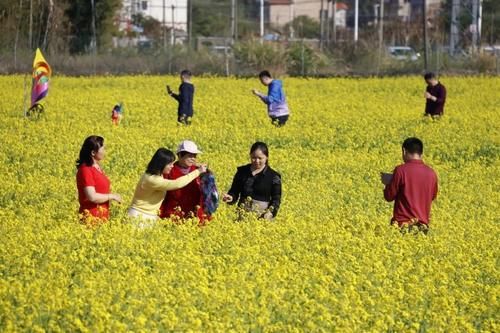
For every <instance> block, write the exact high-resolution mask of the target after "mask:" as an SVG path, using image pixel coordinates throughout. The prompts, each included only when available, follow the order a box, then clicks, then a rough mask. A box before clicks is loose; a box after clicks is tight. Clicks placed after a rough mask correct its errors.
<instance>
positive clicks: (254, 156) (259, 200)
mask: <svg viewBox="0 0 500 333" xmlns="http://www.w3.org/2000/svg"><path fill="white" fill-rule="evenodd" d="M268 160H269V149H268V148H267V145H266V144H265V143H264V142H256V143H254V144H253V145H252V148H251V149H250V161H251V163H250V164H247V165H244V166H240V167H239V168H238V171H237V172H236V175H234V178H233V184H232V185H231V189H230V190H229V192H228V193H227V194H225V195H224V196H223V198H222V200H223V201H224V202H227V203H229V204H234V203H236V202H238V206H239V207H241V208H243V209H245V210H246V211H252V212H256V213H257V214H259V216H260V217H261V218H265V219H268V220H271V219H272V218H273V217H275V216H276V214H277V213H278V209H279V207H280V203H281V176H280V174H279V173H278V172H276V171H274V170H273V169H271V167H270V166H269V164H268Z"/></svg>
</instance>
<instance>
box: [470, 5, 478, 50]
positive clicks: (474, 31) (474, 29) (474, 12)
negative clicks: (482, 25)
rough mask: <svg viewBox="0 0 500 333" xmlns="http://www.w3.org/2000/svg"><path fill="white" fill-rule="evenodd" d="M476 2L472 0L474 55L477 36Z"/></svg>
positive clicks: (476, 48)
mask: <svg viewBox="0 0 500 333" xmlns="http://www.w3.org/2000/svg"><path fill="white" fill-rule="evenodd" d="M478 7H479V6H478V0H472V29H473V30H472V53H476V52H477V50H478V47H477V41H478V38H477V35H478V15H477V14H478V13H477V12H478Z"/></svg>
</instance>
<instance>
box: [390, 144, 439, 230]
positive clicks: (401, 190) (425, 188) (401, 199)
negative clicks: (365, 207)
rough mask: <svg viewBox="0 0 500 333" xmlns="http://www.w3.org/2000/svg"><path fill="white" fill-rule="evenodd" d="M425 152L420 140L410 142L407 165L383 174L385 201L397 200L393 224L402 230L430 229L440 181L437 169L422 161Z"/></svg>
mask: <svg viewBox="0 0 500 333" xmlns="http://www.w3.org/2000/svg"><path fill="white" fill-rule="evenodd" d="M423 151H424V145H423V143H422V141H420V139H417V138H408V139H406V140H405V141H404V142H403V148H402V153H403V161H404V164H402V165H399V166H397V167H396V168H395V169H394V172H393V173H392V174H388V173H381V180H382V183H383V184H384V185H385V189H384V197H385V200H387V201H389V202H391V201H394V213H393V217H392V220H391V222H392V223H397V224H398V226H399V227H402V226H405V225H407V226H418V227H419V228H420V229H423V230H427V229H428V226H429V221H430V213H431V204H432V201H433V200H434V199H436V196H437V192H438V179H437V176H436V173H435V172H434V170H432V169H431V168H430V167H428V166H427V165H425V164H424V162H423V161H422V154H423Z"/></svg>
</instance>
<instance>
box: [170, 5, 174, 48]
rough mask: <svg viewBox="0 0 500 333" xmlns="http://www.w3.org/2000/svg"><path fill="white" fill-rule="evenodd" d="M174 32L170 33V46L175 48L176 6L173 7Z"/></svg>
mask: <svg viewBox="0 0 500 333" xmlns="http://www.w3.org/2000/svg"><path fill="white" fill-rule="evenodd" d="M171 8H172V30H171V33H170V45H172V46H174V42H175V16H174V14H175V6H174V5H172V7H171Z"/></svg>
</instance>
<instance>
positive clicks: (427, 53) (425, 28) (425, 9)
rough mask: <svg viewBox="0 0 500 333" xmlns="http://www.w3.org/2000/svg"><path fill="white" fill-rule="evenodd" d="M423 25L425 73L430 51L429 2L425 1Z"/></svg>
mask: <svg viewBox="0 0 500 333" xmlns="http://www.w3.org/2000/svg"><path fill="white" fill-rule="evenodd" d="M422 7H423V8H422V24H423V25H424V27H423V28H424V67H425V71H427V70H428V63H429V52H428V51H429V50H428V43H427V0H423V2H422Z"/></svg>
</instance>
